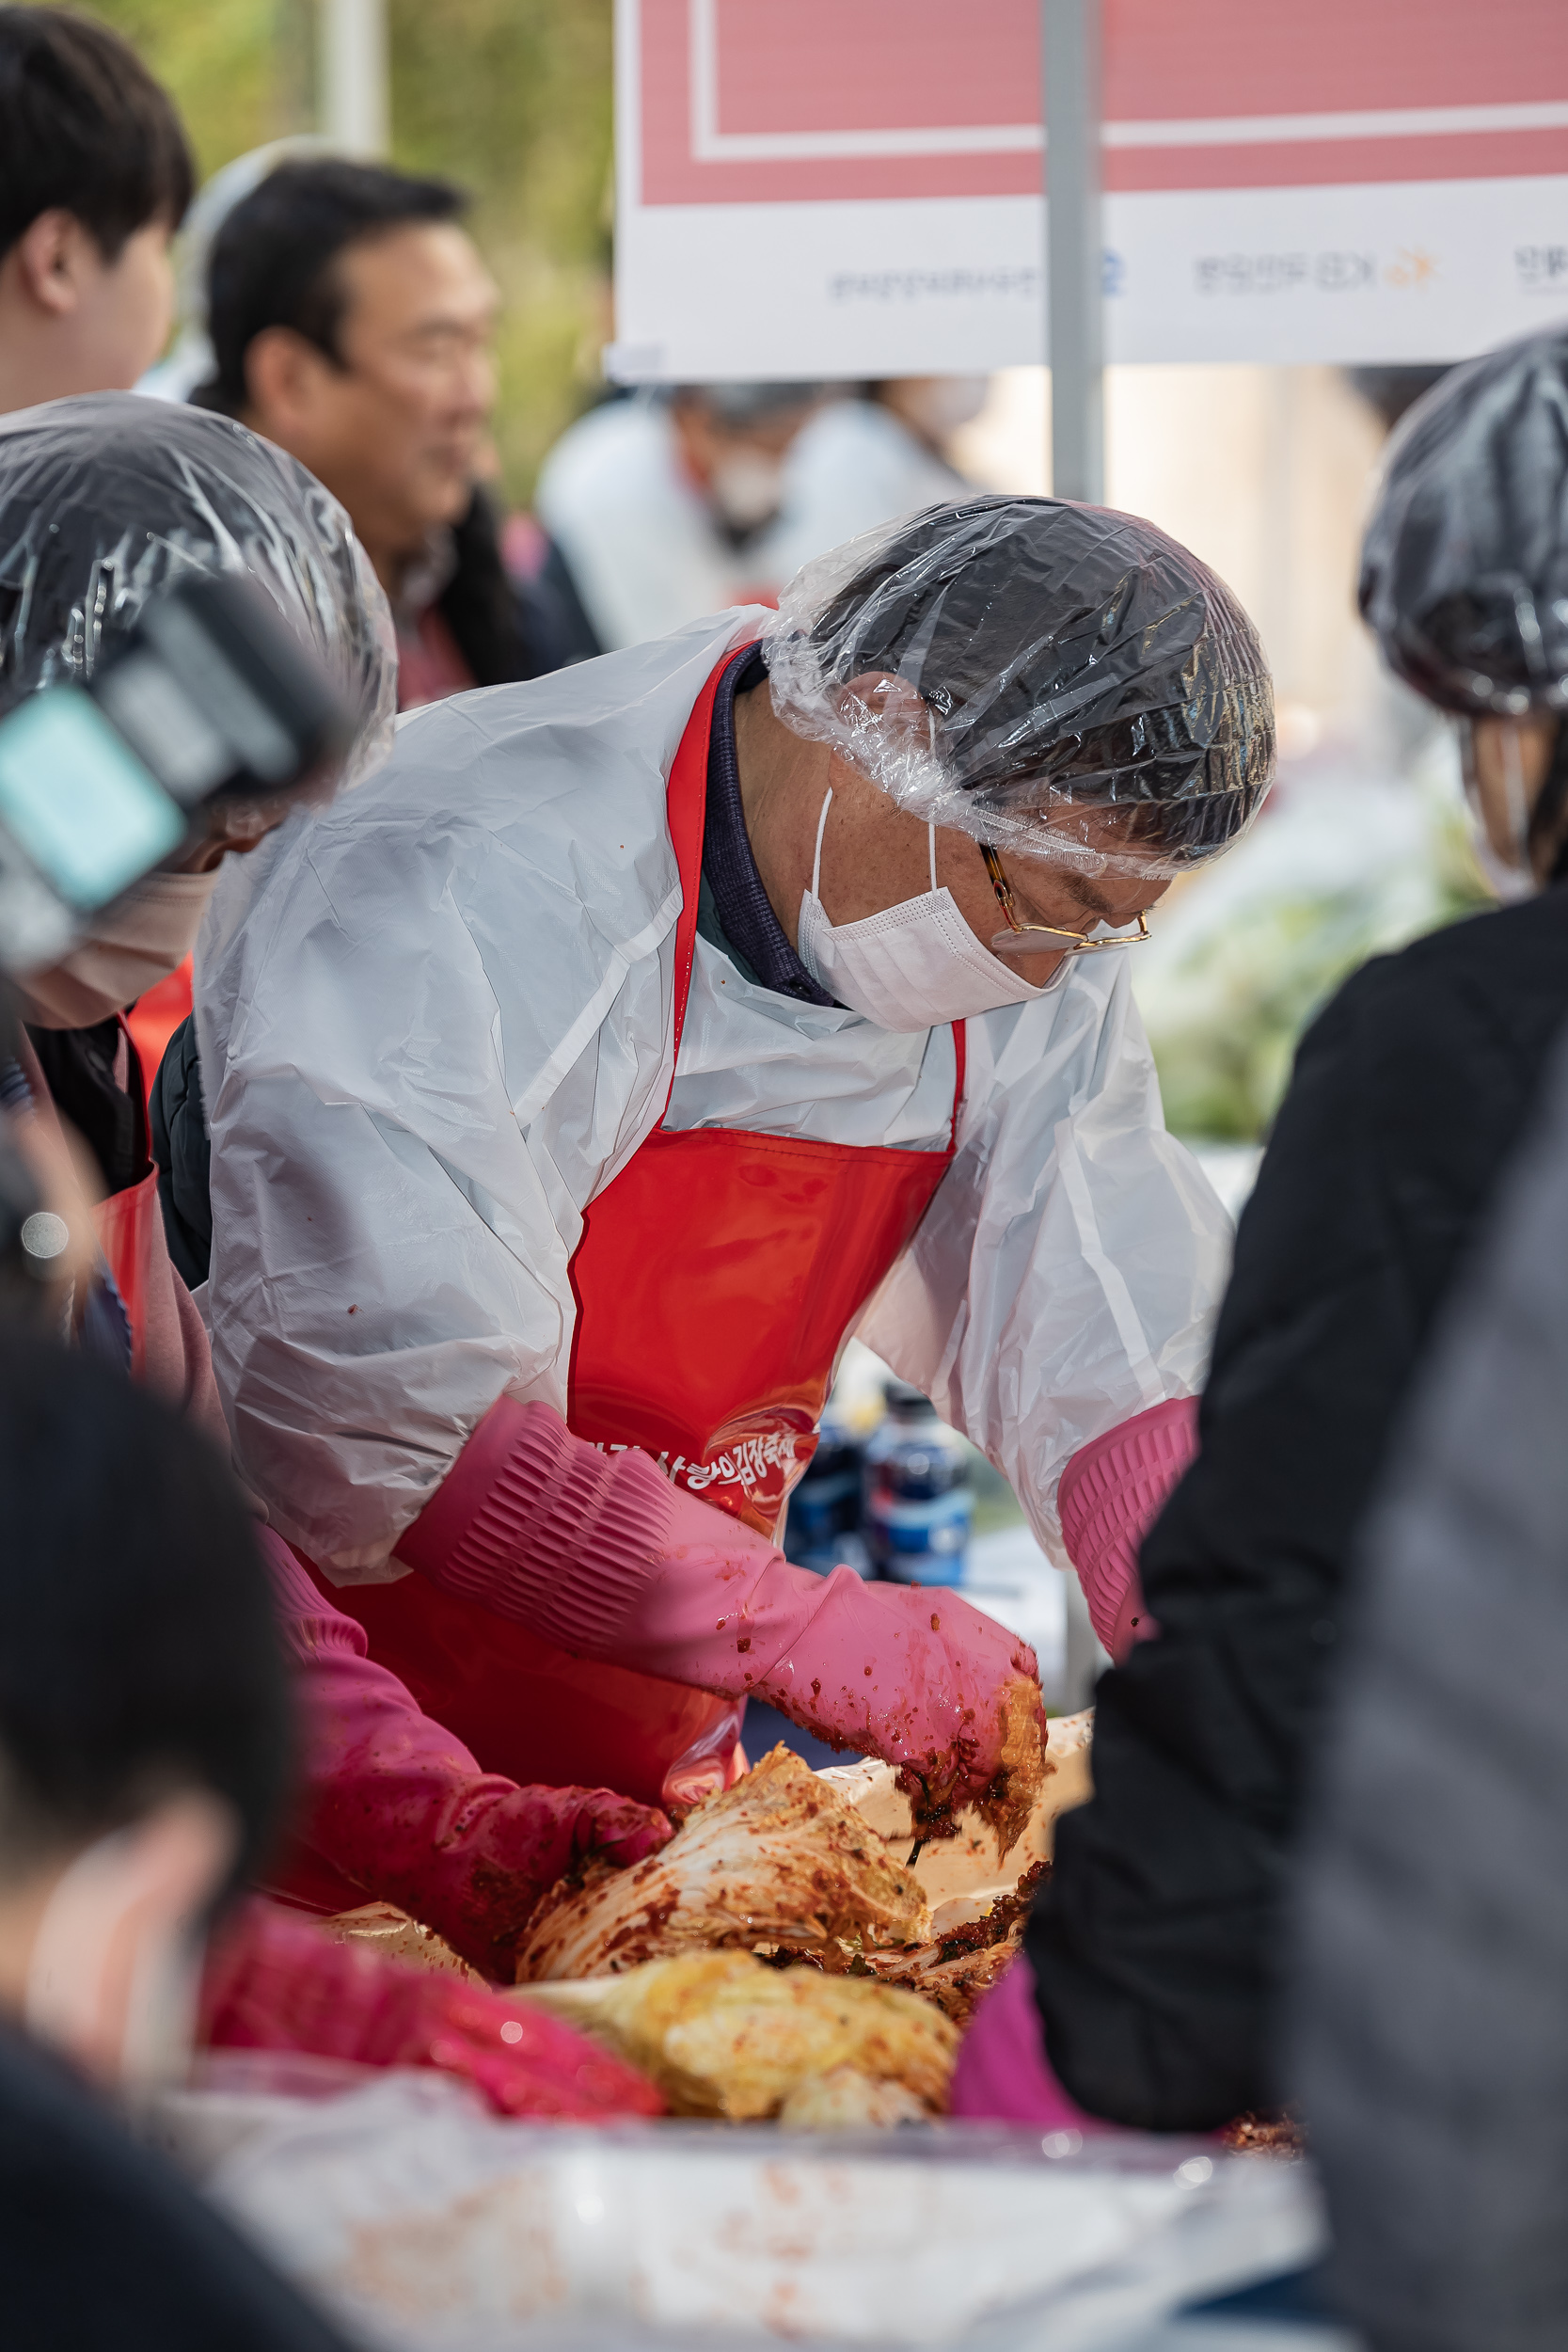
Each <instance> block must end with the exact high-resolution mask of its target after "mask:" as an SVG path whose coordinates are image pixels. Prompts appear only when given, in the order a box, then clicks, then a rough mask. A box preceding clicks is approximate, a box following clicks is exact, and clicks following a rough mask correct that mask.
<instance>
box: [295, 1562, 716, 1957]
mask: <svg viewBox="0 0 1568 2352" xmlns="http://www.w3.org/2000/svg"><path fill="white" fill-rule="evenodd" d="M257 1532H258V1537H259V1540H260V1541H261V1547H262V1549H263V1551H264V1552H265V1554H266V1558H267V1564H268V1566H269V1567H270V1569H271V1571H272V1581H273V1591H274V1595H275V1597H276V1601H277V1612H278V1619H279V1624H280V1628H281V1630H282V1634H283V1639H284V1644H285V1646H286V1647H287V1649H288V1651H289V1653H290V1655H291V1657H292V1658H293V1661H294V1665H295V1668H296V1670H297V1680H296V1686H295V1687H296V1693H297V1696H298V1699H299V1704H300V1713H301V1716H302V1718H303V1725H302V1728H303V1733H304V1738H303V1742H302V1745H303V1749H304V1754H303V1757H302V1767H303V1769H302V1771H301V1772H300V1776H299V1786H298V1788H297V1789H296V1791H295V1796H294V1802H293V1806H292V1808H291V1814H290V1820H289V1829H290V1832H291V1840H292V1843H291V1850H290V1851H289V1852H288V1854H287V1855H286V1857H285V1861H284V1866H283V1867H282V1869H281V1872H280V1875H279V1878H278V1881H277V1883H279V1884H280V1885H281V1886H282V1888H283V1889H284V1891H285V1892H287V1893H289V1894H292V1895H294V1896H296V1897H298V1898H299V1899H302V1900H307V1901H310V1902H313V1903H319V1904H324V1905H325V1906H326V1907H328V1908H331V1909H335V1910H349V1909H352V1908H353V1907H354V1906H355V1905H356V1904H357V1903H361V1902H365V1901H367V1900H370V1899H377V1900H380V1901H383V1902H390V1903H396V1904H397V1905H398V1906H399V1907H400V1908H401V1909H402V1910H404V1911H407V1912H410V1913H411V1914H412V1915H413V1916H414V1917H415V1918H417V1919H419V1920H420V1921H422V1922H423V1924H424V1925H425V1926H426V1927H428V1928H434V1929H435V1930H436V1933H437V1934H438V1935H441V1936H444V1937H445V1939H446V1941H447V1942H448V1943H449V1944H451V1946H452V1947H453V1948H454V1949H455V1950H456V1951H458V1952H460V1953H461V1954H462V1956H463V1958H464V1959H465V1960H467V1961H470V1962H471V1963H473V1965H474V1966H475V1967H476V1968H480V1969H483V1972H484V1974H485V1975H486V1976H488V1977H494V1978H498V1979H500V1980H501V1981H503V1982H505V1983H508V1984H509V1983H510V1982H511V1981H512V1977H513V1958H512V1955H513V1951H514V1947H515V1945H516V1942H517V1938H518V1936H519V1935H520V1934H521V1933H522V1931H523V1929H524V1927H525V1926H526V1925H527V1923H528V1920H529V1917H530V1915H531V1912H532V1910H533V1907H534V1905H535V1904H536V1903H537V1902H538V1900H539V1899H540V1897H541V1896H542V1895H543V1894H545V1893H546V1890H547V1889H548V1888H549V1887H551V1886H553V1885H554V1884H555V1882H556V1880H557V1879H559V1878H560V1877H562V1874H563V1873H564V1872H565V1871H566V1870H568V1869H570V1868H571V1867H572V1865H573V1864H574V1863H575V1862H578V1861H580V1860H582V1859H583V1858H584V1857H585V1856H586V1855H588V1854H596V1855H599V1856H602V1857H603V1859H604V1860H606V1861H607V1862H612V1863H615V1864H617V1865H619V1866H621V1867H629V1866H630V1865H631V1864H633V1863H637V1862H641V1861H642V1860H643V1859H644V1858H645V1857H646V1856H647V1855H648V1854H650V1853H654V1852H657V1850H658V1848H659V1847H660V1846H662V1845H663V1844H664V1843H665V1842H666V1840H667V1839H668V1837H669V1836H670V1834H671V1827H670V1823H669V1821H668V1820H666V1818H665V1816H664V1815H663V1814H662V1813H660V1812H657V1811H656V1810H654V1809H653V1808H652V1807H651V1806H648V1805H643V1804H636V1803H635V1802H634V1800H633V1799H631V1798H630V1797H623V1796H618V1795H617V1794H616V1793H615V1791H614V1790H613V1789H610V1788H519V1787H518V1786H517V1784H516V1783H515V1781H510V1780H504V1779H502V1778H501V1776H500V1775H499V1773H497V1772H481V1771H480V1769H479V1766H478V1764H477V1763H476V1761H475V1760H474V1758H473V1756H471V1755H470V1754H469V1753H468V1750H467V1748H466V1747H465V1746H464V1745H463V1742H462V1741H461V1740H458V1739H457V1738H455V1737H454V1735H453V1734H452V1733H451V1732H450V1731H448V1730H446V1729H445V1728H444V1727H443V1726H442V1725H441V1724H438V1723H436V1722H434V1721H433V1720H432V1719H431V1717H430V1716H428V1715H425V1714H423V1713H421V1712H420V1708H419V1706H418V1705H417V1704H416V1702H415V1699H414V1696H413V1694H412V1692H410V1691H409V1690H408V1689H407V1688H406V1687H405V1685H404V1684H403V1683H402V1682H400V1681H399V1680H398V1677H396V1675H394V1674H389V1673H388V1670H387V1668H386V1667H385V1666H379V1665H377V1664H376V1662H375V1661H374V1660H373V1659H372V1658H370V1657H368V1656H367V1655H366V1644H365V1635H364V1630H363V1629H362V1628H361V1627H360V1626H358V1625H356V1623H355V1621H354V1619H353V1618H352V1617H346V1616H344V1615H343V1613H342V1612H341V1610H338V1609H334V1608H333V1607H332V1605H331V1603H330V1602H329V1601H328V1600H326V1599H325V1597H324V1596H323V1595H322V1593H321V1592H320V1591H319V1590H318V1588H317V1586H316V1585H315V1583H314V1582H313V1581H312V1580H311V1578H310V1577H309V1575H308V1574H307V1572H306V1570H305V1569H304V1568H303V1567H302V1566H301V1565H300V1564H299V1562H298V1561H297V1560H296V1559H295V1558H294V1556H293V1552H292V1551H291V1550H290V1549H289V1548H288V1546H287V1545H286V1544H285V1543H284V1542H283V1541H282V1540H281V1538H280V1537H279V1536H278V1535H277V1534H276V1533H275V1532H274V1530H272V1529H271V1528H263V1529H259V1530H258V1531H257Z"/></svg>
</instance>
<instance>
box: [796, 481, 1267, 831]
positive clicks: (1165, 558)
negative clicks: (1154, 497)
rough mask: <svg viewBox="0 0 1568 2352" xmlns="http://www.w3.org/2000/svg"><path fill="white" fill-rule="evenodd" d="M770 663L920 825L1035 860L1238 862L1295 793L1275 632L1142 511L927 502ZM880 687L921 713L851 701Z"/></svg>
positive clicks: (826, 594)
mask: <svg viewBox="0 0 1568 2352" xmlns="http://www.w3.org/2000/svg"><path fill="white" fill-rule="evenodd" d="M767 651H768V667H769V675H770V679H771V685H772V694H773V701H774V707H775V708H776V709H777V710H778V713H779V715H780V717H781V718H782V719H784V722H785V723H786V724H788V725H790V726H791V727H793V728H795V730H796V731H797V732H798V733H800V734H803V735H807V736H810V737H814V738H816V739H821V740H827V741H830V742H832V743H833V744H834V745H835V746H836V747H837V748H838V749H840V750H841V751H842V752H843V754H844V755H845V756H846V757H847V759H848V760H849V761H850V763H851V764H852V765H853V766H855V767H856V768H857V769H859V770H860V771H862V772H863V773H865V774H867V775H869V776H870V777H871V779H872V781H873V782H875V783H878V784H880V785H882V786H883V787H884V788H885V789H886V790H888V791H890V792H891V793H892V795H893V797H894V798H895V800H896V801H897V802H898V803H899V804H900V805H901V806H903V807H905V808H908V809H910V810H911V812H912V813H913V814H915V815H917V816H920V817H925V818H930V819H931V820H932V821H933V822H934V823H937V824H942V825H955V826H958V827H961V828H962V830H964V831H965V832H968V833H970V834H974V836H975V837H976V838H977V839H980V840H990V841H993V842H995V843H997V844H998V845H999V846H1006V845H1009V844H1010V845H1011V846H1012V847H1014V848H1016V849H1017V850H1020V851H1021V852H1022V853H1023V854H1031V855H1035V856H1040V857H1052V856H1061V857H1064V858H1066V859H1068V860H1069V861H1070V862H1072V863H1075V864H1084V865H1101V866H1109V867H1112V868H1121V867H1123V866H1126V867H1128V868H1130V869H1132V870H1135V871H1138V872H1144V873H1147V872H1148V871H1150V870H1155V871H1159V870H1162V869H1164V870H1166V871H1176V870H1180V868H1182V867H1185V866H1192V865H1194V864H1196V863H1198V862H1200V861H1201V860H1203V859H1205V858H1209V857H1212V856H1213V855H1215V854H1216V853H1217V852H1218V851H1219V850H1224V849H1226V848H1227V847H1228V846H1229V844H1230V843H1231V842H1233V841H1234V840H1235V839H1236V838H1237V837H1238V835H1239V834H1241V833H1242V832H1243V830H1244V829H1245V827H1246V826H1247V825H1248V823H1249V822H1250V821H1251V819H1252V818H1253V817H1254V816H1255V815H1256V813H1257V811H1258V809H1259V806H1260V805H1261V803H1262V801H1263V798H1264V795H1265V794H1266V792H1267V790H1268V787H1269V785H1270V783H1271V782H1272V780H1273V776H1274V766H1275V725H1274V692H1273V687H1272V684H1271V681H1270V677H1269V671H1268V664H1267V661H1266V660H1265V658H1264V654H1263V649H1262V646H1261V644H1260V643H1259V638H1258V633H1257V631H1256V629H1255V628H1253V626H1252V623H1251V621H1250V620H1249V619H1248V618H1247V615H1246V613H1245V612H1243V609H1242V607H1241V605H1240V604H1239V602H1238V601H1237V599H1236V598H1235V596H1232V594H1231V592H1230V590H1229V589H1228V588H1227V587H1226V585H1225V583H1224V582H1223V581H1222V580H1218V579H1217V578H1216V577H1215V575H1214V574H1213V573H1212V571H1210V570H1209V569H1208V567H1207V565H1205V564H1200V563H1199V562H1198V560H1197V558H1196V556H1194V555H1192V554H1190V553H1189V552H1188V550H1187V549H1186V548H1183V547H1181V546H1180V545H1179V544H1178V542H1177V541H1176V540H1174V539H1171V538H1168V537H1167V536H1166V534H1165V533H1164V532H1163V531H1158V530H1156V529H1155V527H1154V525H1153V524H1152V523H1148V522H1144V521H1142V520H1141V519H1140V518H1139V517H1137V516H1132V515H1122V514H1117V513H1114V512H1111V511H1110V510H1108V509H1106V508H1102V507H1095V506H1080V505H1075V504H1071V503H1069V502H1068V501H1065V500H1060V499H1035V498H1007V497H994V498H974V499H968V500H964V501H960V502H958V503H957V504H954V505H950V506H939V507H930V508H927V510H926V511H925V512H923V513H922V514H919V515H916V516H911V517H908V518H906V519H905V520H903V521H901V522H899V523H895V524H894V525H891V526H889V527H887V528H886V529H884V530H883V531H880V532H868V533H867V534H866V535H865V536H864V537H863V538H861V539H856V540H852V541H851V542H850V543H849V545H848V546H847V547H845V548H838V549H836V550H835V551H834V553H833V554H832V555H830V556H825V557H823V558H821V559H819V560H818V561H817V562H816V563H815V564H808V565H806V567H805V569H804V570H803V571H802V572H800V574H799V575H798V576H797V578H796V580H794V581H793V582H792V583H791V585H790V586H789V588H788V589H786V591H785V592H784V597H783V599H782V600H781V606H780V612H779V615H778V619H777V621H776V622H775V623H774V624H773V625H772V626H771V627H770V628H769V630H768V645H767ZM878 674H883V675H889V676H891V677H893V678H895V679H896V680H898V681H900V682H901V685H902V687H903V688H904V689H911V688H912V689H913V690H914V692H915V694H917V695H918V696H919V698H920V702H919V705H918V706H911V698H910V697H909V696H908V695H907V694H906V695H905V696H904V698H903V702H902V704H901V705H900V704H899V703H897V702H896V701H891V700H889V699H887V698H886V697H885V694H884V696H883V698H882V699H881V700H880V701H879V697H878V695H877V694H876V693H875V692H873V693H872V694H870V695H869V696H868V697H867V698H865V699H863V698H862V696H861V695H860V694H859V693H847V692H846V691H845V690H847V689H848V688H849V687H850V685H851V682H852V681H853V680H855V679H857V678H865V677H868V676H875V675H878ZM911 707H912V716H911ZM1108 817H1109V818H1111V821H1110V822H1109V823H1107V822H1106V821H1105V820H1106V819H1107V818H1108ZM1097 851H1098V854H1097Z"/></svg>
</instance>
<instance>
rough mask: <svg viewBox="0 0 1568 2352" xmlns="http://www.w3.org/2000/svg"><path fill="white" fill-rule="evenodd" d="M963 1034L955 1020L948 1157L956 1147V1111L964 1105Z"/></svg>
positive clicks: (959, 1023) (960, 1023) (959, 1024)
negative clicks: (951, 1110) (951, 1122)
mask: <svg viewBox="0 0 1568 2352" xmlns="http://www.w3.org/2000/svg"><path fill="white" fill-rule="evenodd" d="M965 1034H966V1031H965V1025H964V1023H963V1022H961V1021H955V1022H954V1024H953V1124H952V1126H951V1127H950V1128H949V1129H948V1131H947V1151H948V1156H949V1157H950V1158H951V1156H952V1154H953V1153H954V1152H956V1151H957V1150H958V1113H959V1112H960V1111H961V1110H962V1108H963V1106H964V1066H965V1061H966V1055H965V1050H964V1038H965Z"/></svg>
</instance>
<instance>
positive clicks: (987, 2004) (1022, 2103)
mask: <svg viewBox="0 0 1568 2352" xmlns="http://www.w3.org/2000/svg"><path fill="white" fill-rule="evenodd" d="M947 2111H948V2113H949V2115H956V2116H961V2117H964V2118H966V2119H967V2120H968V2121H970V2122H993V2123H1032V2124H1034V2125H1035V2126H1036V2128H1037V2130H1040V2131H1046V2132H1078V2133H1089V2132H1104V2131H1109V2130H1110V2129H1111V2128H1112V2127H1111V2125H1110V2124H1108V2123H1102V2122H1101V2121H1100V2119H1099V2118H1098V2117H1097V2116H1093V2115H1086V2114H1085V2111H1084V2109H1083V2108H1082V2107H1081V2106H1078V2104H1077V2103H1076V2101H1075V2100H1072V2099H1069V2097H1068V2094H1067V2092H1066V2091H1065V2090H1063V2089H1062V2086H1061V2084H1060V2083H1059V2082H1058V2081H1057V2080H1056V2076H1055V2074H1054V2072H1053V2068H1052V2064H1051V2060H1050V2059H1049V2058H1047V2057H1046V2054H1045V2028H1044V2026H1043V2025H1042V2024H1041V2022H1040V2012H1039V2005H1038V2003H1037V2000H1036V1998H1035V1972H1034V1970H1033V1968H1031V1966H1030V1965H1029V1960H1028V1955H1027V1954H1026V1953H1024V1952H1020V1953H1019V1955H1018V1957H1017V1958H1016V1959H1015V1960H1013V1961H1011V1962H1010V1963H1008V1965H1007V1967H1006V1969H1005V1970H1004V1972H1003V1974H1002V1975H1001V1976H1000V1977H999V1978H998V1979H997V1980H996V1982H995V1983H994V1984H993V1985H992V1986H991V1989H990V1992H989V1993H988V1994H986V1996H985V1998H984V2000H983V2001H982V2002H981V2003H980V2006H979V2008H978V2009H977V2010H976V2011H975V2013H974V2024H973V2025H972V2026H970V2028H969V2031H968V2032H967V2033H966V2034H965V2036H964V2038H963V2040H962V2042H960V2043H959V2044H958V2064H957V2065H956V2066H955V2067H954V2069H953V2080H952V2083H951V2085H950V2087H949V2090H948V2094H947Z"/></svg>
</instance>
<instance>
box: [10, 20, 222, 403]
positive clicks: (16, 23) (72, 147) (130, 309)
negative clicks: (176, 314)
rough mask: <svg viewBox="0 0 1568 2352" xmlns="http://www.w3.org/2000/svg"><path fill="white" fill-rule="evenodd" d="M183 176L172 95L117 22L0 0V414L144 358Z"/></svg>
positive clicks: (180, 212)
mask: <svg viewBox="0 0 1568 2352" xmlns="http://www.w3.org/2000/svg"><path fill="white" fill-rule="evenodd" d="M193 183H194V173H193V168H192V164H191V155H190V150H189V148H188V147H187V146H186V144H185V135H184V132H183V131H182V128H181V124H180V118H179V116H178V115H177V114H176V113H175V110H174V106H173V103H172V102H171V100H170V99H169V97H168V95H167V93H166V91H165V90H163V89H161V88H160V87H159V86H158V84H157V83H156V82H155V81H154V80H153V79H152V76H151V75H150V73H149V72H148V71H147V69H146V67H145V66H144V65H143V64H142V63H141V60H140V59H139V58H138V57H137V56H136V54H135V50H133V49H131V48H129V47H128V46H127V44H126V43H125V42H124V41H122V40H120V39H119V35H118V34H116V33H111V32H110V31H108V29H107V28H106V27H105V26H104V25H102V24H92V23H90V22H89V21H88V20H87V18H85V17H78V16H72V15H70V14H69V13H68V12H67V11H66V10H65V9H63V8H0V412H3V411H5V410H7V409H11V408H30V407H32V406H34V405H35V404H36V403H38V402H39V401H42V400H57V399H59V398H60V397H61V395H62V394H64V393H68V392H98V391H128V390H129V389H130V388H131V386H132V385H133V384H134V383H135V381H136V378H137V377H138V376H139V375H140V374H142V373H143V372H144V370H146V369H147V368H149V367H150V365H151V363H152V361H153V360H154V359H155V358H157V356H158V354H159V352H160V351H161V350H162V349H163V345H164V340H165V338H166V335H167V333H168V328H169V321H170V318H171V317H172V315H173V308H174V281H173V277H172V273H171V271H170V268H169V260H168V248H169V240H170V239H171V237H172V236H173V234H174V232H175V230H177V229H178V228H179V226H180V223H181V221H182V218H183V217H184V214H185V208H186V206H187V205H188V204H189V202H190V199H191V189H192V186H193Z"/></svg>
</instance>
